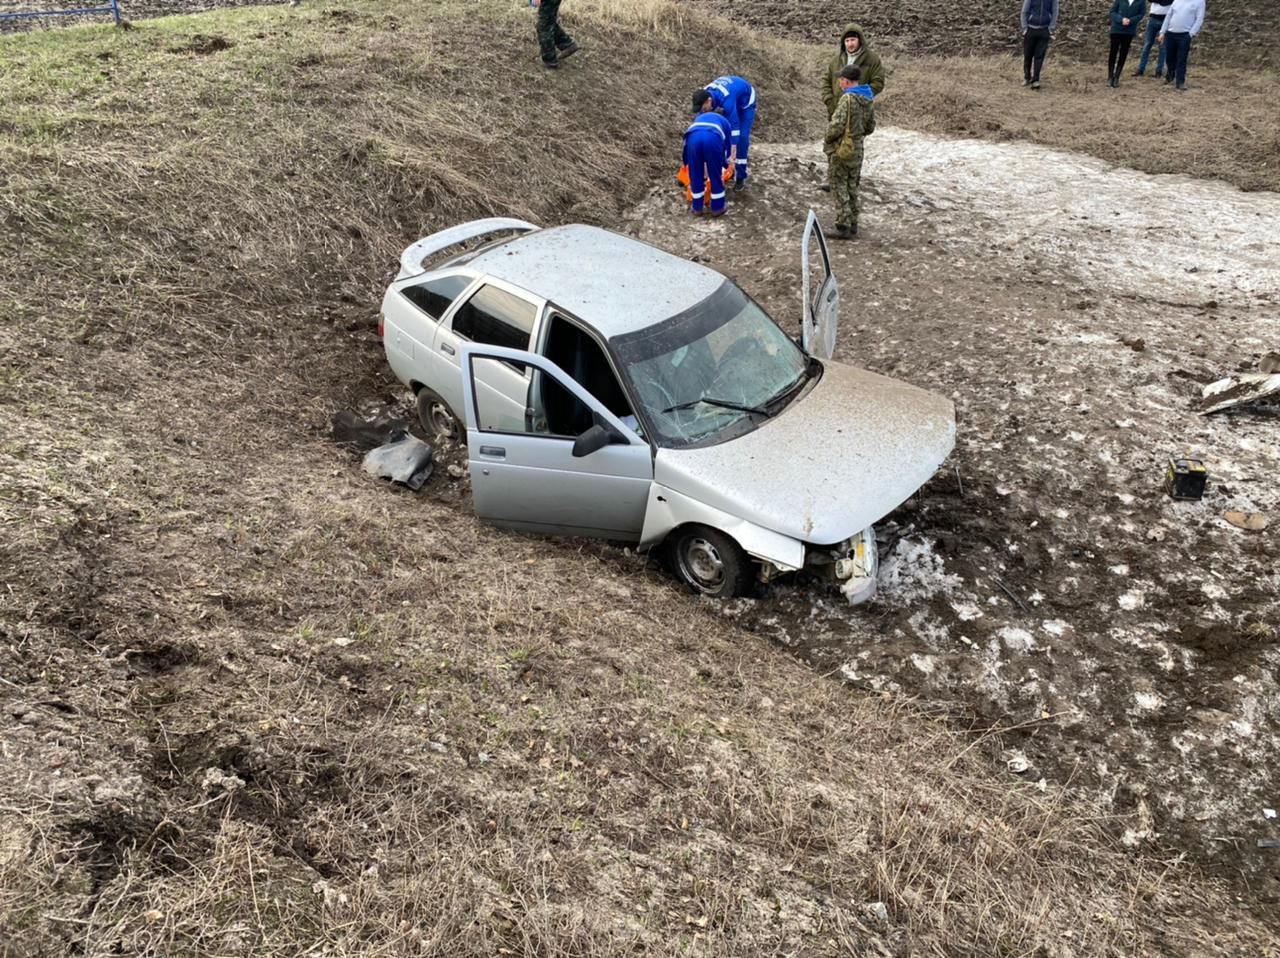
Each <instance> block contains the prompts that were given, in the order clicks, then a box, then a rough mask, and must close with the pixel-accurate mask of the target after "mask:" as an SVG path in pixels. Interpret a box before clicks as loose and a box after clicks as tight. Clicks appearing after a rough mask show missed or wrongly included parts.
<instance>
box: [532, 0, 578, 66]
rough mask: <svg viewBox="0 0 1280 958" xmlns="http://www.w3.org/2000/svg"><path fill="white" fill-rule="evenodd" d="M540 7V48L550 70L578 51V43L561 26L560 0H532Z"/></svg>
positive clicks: (544, 61) (545, 63)
mask: <svg viewBox="0 0 1280 958" xmlns="http://www.w3.org/2000/svg"><path fill="white" fill-rule="evenodd" d="M531 2H532V3H533V5H534V6H535V7H537V8H538V49H539V50H540V51H541V53H542V65H543V66H544V67H546V68H547V69H548V70H554V69H556V68H557V67H558V66H560V61H561V60H563V59H564V58H565V57H568V56H572V55H573V54H575V53H577V52H578V44H577V43H575V42H574V39H573V37H571V36H569V34H567V33H565V31H564V27H562V26H560V0H531Z"/></svg>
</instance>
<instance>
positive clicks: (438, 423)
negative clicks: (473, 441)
mask: <svg viewBox="0 0 1280 958" xmlns="http://www.w3.org/2000/svg"><path fill="white" fill-rule="evenodd" d="M429 415H430V416H431V427H432V428H433V429H434V430H435V431H436V433H437V434H439V433H443V434H444V435H446V436H453V435H456V434H457V432H458V422H457V420H456V419H454V418H453V413H451V412H449V407H448V406H446V405H445V404H444V403H442V402H433V403H432V404H431V409H430V410H429Z"/></svg>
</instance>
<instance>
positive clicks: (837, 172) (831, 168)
mask: <svg viewBox="0 0 1280 958" xmlns="http://www.w3.org/2000/svg"><path fill="white" fill-rule="evenodd" d="M827 179H828V180H829V181H830V183H831V199H832V200H834V201H835V204H836V225H837V226H848V227H850V228H852V227H855V226H857V225H858V187H859V186H860V185H861V183H862V140H858V141H857V148H856V152H855V153H854V154H853V159H852V160H848V161H847V162H846V161H842V160H837V159H836V157H835V154H834V153H833V154H830V155H828V156H827Z"/></svg>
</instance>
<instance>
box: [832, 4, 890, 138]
mask: <svg viewBox="0 0 1280 958" xmlns="http://www.w3.org/2000/svg"><path fill="white" fill-rule="evenodd" d="M845 67H857V68H858V69H859V70H861V71H862V82H863V83H865V84H866V85H867V86H869V87H871V92H872V93H874V94H875V95H876V96H879V95H880V91H882V90H883V89H884V64H882V63H881V62H880V56H879V54H877V53H875V52H873V51H872V49H871V47H870V46H869V45H868V44H867V37H866V34H864V33H863V32H862V27H860V26H858V24H856V23H851V24H849V25H848V26H847V27H845V28H844V33H842V34H841V35H840V49H839V50H838V51H836V55H835V56H833V57H832V58H831V59H830V60H829V61H828V62H827V69H826V72H825V73H824V74H823V76H822V102H823V103H825V104H826V105H827V118H828V119H830V118H831V114H832V113H834V112H835V109H836V101H837V100H839V99H840V82H839V77H840V71H841V70H843V69H844V68H845Z"/></svg>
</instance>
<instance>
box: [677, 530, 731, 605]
mask: <svg viewBox="0 0 1280 958" xmlns="http://www.w3.org/2000/svg"><path fill="white" fill-rule="evenodd" d="M679 555H680V572H681V574H682V575H683V576H684V578H685V579H686V581H688V582H689V583H690V584H691V585H693V586H694V588H696V589H699V590H701V591H703V592H715V591H717V590H718V589H719V588H720V587H721V586H722V585H724V560H723V559H722V558H720V550H718V549H717V548H716V547H715V545H713V544H712V543H711V542H709V541H708V540H706V539H704V538H702V536H689V537H688V538H687V539H685V540H684V541H683V542H682V543H681V544H680V552H679Z"/></svg>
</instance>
